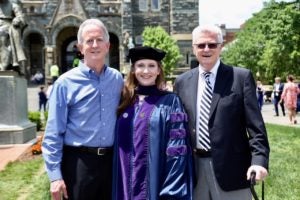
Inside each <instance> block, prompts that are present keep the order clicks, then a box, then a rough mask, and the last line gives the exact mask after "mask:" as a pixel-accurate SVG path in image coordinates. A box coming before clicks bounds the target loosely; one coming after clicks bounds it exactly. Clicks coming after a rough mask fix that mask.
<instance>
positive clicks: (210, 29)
mask: <svg viewBox="0 0 300 200" xmlns="http://www.w3.org/2000/svg"><path fill="white" fill-rule="evenodd" d="M201 33H213V34H216V35H217V42H218V43H223V34H222V30H221V29H220V27H218V26H216V25H204V26H197V27H196V28H195V29H194V30H193V32H192V36H193V43H194V40H195V39H196V38H197V37H199V35H200V34H201Z"/></svg>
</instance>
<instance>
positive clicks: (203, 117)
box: [199, 72, 213, 151]
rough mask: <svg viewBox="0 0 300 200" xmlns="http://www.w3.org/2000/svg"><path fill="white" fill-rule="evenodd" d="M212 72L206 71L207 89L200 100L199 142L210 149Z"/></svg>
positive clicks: (204, 147)
mask: <svg viewBox="0 0 300 200" xmlns="http://www.w3.org/2000/svg"><path fill="white" fill-rule="evenodd" d="M210 74H211V73H210V72H204V77H205V83H206V84H205V89H204V92H203V95H202V98H201V102H200V117H199V143H200V147H201V148H202V149H204V150H207V151H208V150H209V149H210V139H209V130H208V120H209V113H210V104H211V99H212V94H213V91H212V87H211V84H210V81H209V76H210Z"/></svg>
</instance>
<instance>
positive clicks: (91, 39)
mask: <svg viewBox="0 0 300 200" xmlns="http://www.w3.org/2000/svg"><path fill="white" fill-rule="evenodd" d="M82 39H83V41H82V43H81V44H78V47H79V49H80V52H81V53H82V54H83V55H84V63H85V64H86V65H87V66H89V67H95V68H97V67H98V66H100V67H102V66H103V64H104V60H105V56H106V54H107V53H108V51H109V42H107V41H105V39H104V33H103V30H102V29H101V28H100V27H99V26H97V25H94V24H90V25H87V26H86V27H84V29H83V31H82Z"/></svg>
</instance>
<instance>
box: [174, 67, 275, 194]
mask: <svg viewBox="0 0 300 200" xmlns="http://www.w3.org/2000/svg"><path fill="white" fill-rule="evenodd" d="M198 77H199V69H198V68H194V69H192V70H190V71H188V72H185V73H184V74H182V75H180V76H179V77H178V78H177V79H176V81H175V91H176V92H177V93H178V95H179V96H180V98H181V99H182V101H183V104H184V107H185V109H186V112H187V114H188V116H189V118H188V120H189V131H190V134H191V138H192V145H193V147H194V148H195V147H196V111H197V109H196V105H197V104H196V102H197V85H198ZM255 88H256V86H255V82H254V79H253V76H252V74H251V72H250V71H249V70H247V69H244V68H238V67H231V66H228V65H225V64H223V63H222V62H221V64H220V66H219V69H218V72H217V77H216V82H215V86H214V92H213V98H212V104H211V108H210V119H209V132H210V140H211V147H212V161H213V165H214V172H215V175H216V179H217V181H218V183H219V185H220V187H221V188H222V189H223V190H225V191H231V190H237V189H241V188H246V187H249V181H247V180H246V174H247V170H248V168H249V167H250V165H260V166H263V167H265V168H266V169H267V168H268V161H269V151H270V149H269V143H268V139H267V133H266V129H265V125H264V122H263V119H262V115H261V113H260V111H259V108H258V104H257V99H256V90H255ZM195 163H197V162H195ZM195 167H196V173H197V169H198V167H201V166H195Z"/></svg>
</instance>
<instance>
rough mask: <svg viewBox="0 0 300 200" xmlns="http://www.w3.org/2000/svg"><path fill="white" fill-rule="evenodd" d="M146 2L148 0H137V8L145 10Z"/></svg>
mask: <svg viewBox="0 0 300 200" xmlns="http://www.w3.org/2000/svg"><path fill="white" fill-rule="evenodd" d="M147 2H148V0H139V9H140V11H147V10H148V9H147Z"/></svg>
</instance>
